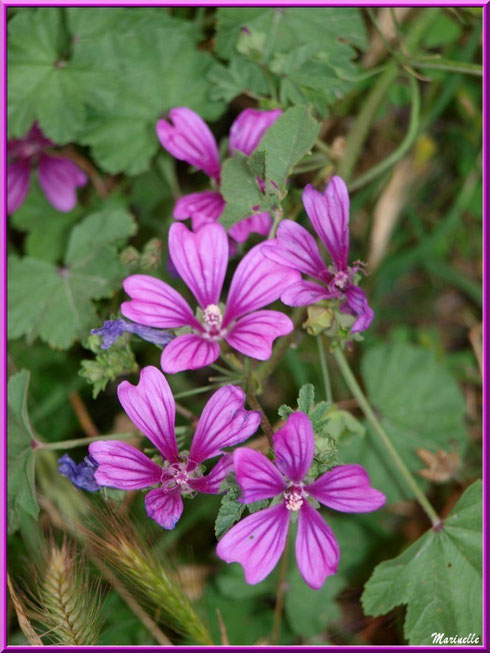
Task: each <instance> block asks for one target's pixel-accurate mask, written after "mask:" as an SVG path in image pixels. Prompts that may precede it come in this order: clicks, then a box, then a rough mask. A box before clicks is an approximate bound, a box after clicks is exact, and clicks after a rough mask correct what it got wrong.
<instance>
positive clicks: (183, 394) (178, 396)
mask: <svg viewBox="0 0 490 653" xmlns="http://www.w3.org/2000/svg"><path fill="white" fill-rule="evenodd" d="M220 386H221V383H213V384H211V385H203V386H201V387H200V388H194V389H193V390H185V391H184V392H179V393H177V394H176V395H174V399H182V398H183V397H192V395H200V394H202V393H204V392H208V390H215V389H216V388H219V387H220Z"/></svg>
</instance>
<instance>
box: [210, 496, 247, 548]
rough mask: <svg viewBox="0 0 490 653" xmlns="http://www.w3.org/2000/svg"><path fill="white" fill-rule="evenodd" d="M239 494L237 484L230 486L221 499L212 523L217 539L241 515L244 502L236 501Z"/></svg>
mask: <svg viewBox="0 0 490 653" xmlns="http://www.w3.org/2000/svg"><path fill="white" fill-rule="evenodd" d="M239 496H240V488H239V487H238V485H237V486H234V487H230V489H229V490H228V491H227V493H226V494H225V495H224V496H223V498H222V499H221V506H220V509H219V511H218V515H217V517H216V522H215V524H214V532H215V535H216V539H218V540H219V539H220V538H221V537H222V536H223V535H224V534H225V533H226V531H227V530H229V529H230V528H231V527H232V526H233V524H235V523H236V522H237V521H238V520H239V519H240V517H241V516H242V514H243V511H244V510H245V504H244V503H238V501H237V499H238V497H239Z"/></svg>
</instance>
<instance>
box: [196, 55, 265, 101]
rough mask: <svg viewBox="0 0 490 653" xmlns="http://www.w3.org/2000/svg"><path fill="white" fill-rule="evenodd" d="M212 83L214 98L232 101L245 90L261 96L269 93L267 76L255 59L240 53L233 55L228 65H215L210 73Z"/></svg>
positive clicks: (211, 94) (212, 97)
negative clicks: (252, 59) (251, 59)
mask: <svg viewBox="0 0 490 653" xmlns="http://www.w3.org/2000/svg"><path fill="white" fill-rule="evenodd" d="M208 79H209V81H210V82H211V84H212V90H211V93H210V97H211V99H213V100H223V101H224V102H230V101H231V100H233V99H234V98H235V97H237V95H240V94H241V93H243V92H244V91H248V92H251V93H253V94H254V95H257V96H259V97H260V96H261V95H267V93H268V91H269V86H268V84H267V77H266V76H265V73H264V71H263V70H262V69H261V68H260V66H259V65H258V64H257V63H255V62H254V61H250V59H247V58H246V57H243V56H241V55H239V54H236V55H233V56H232V58H231V60H230V63H229V65H228V66H224V65H222V64H216V65H214V66H213V67H212V68H211V70H210V71H209V74H208Z"/></svg>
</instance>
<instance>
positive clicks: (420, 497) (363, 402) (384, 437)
mask: <svg viewBox="0 0 490 653" xmlns="http://www.w3.org/2000/svg"><path fill="white" fill-rule="evenodd" d="M333 356H334V358H335V360H336V361H337V364H338V366H339V369H340V371H341V372H342V376H343V377H344V380H345V382H346V383H347V386H348V387H349V390H350V391H351V392H352V394H353V396H354V397H355V399H356V401H357V403H358V404H359V407H360V408H361V410H362V412H363V413H364V415H365V416H366V418H367V420H368V422H369V423H370V424H371V426H372V427H373V428H374V430H375V431H376V433H377V435H378V436H379V438H380V440H381V442H382V444H383V446H384V447H385V449H386V450H387V451H388V453H389V454H390V456H391V458H392V460H393V462H394V463H395V465H396V466H397V468H398V471H399V472H400V474H401V475H402V476H403V478H404V479H405V482H406V484H407V485H408V486H409V488H410V489H411V490H412V492H413V493H414V494H415V497H416V499H417V501H418V502H419V504H420V505H421V506H422V508H423V509H424V511H425V513H426V514H427V516H428V517H429V519H430V520H431V522H432V526H433V527H434V528H438V527H440V525H441V519H440V517H439V515H438V514H437V513H436V511H435V510H434V508H433V507H432V505H431V504H430V502H429V500H428V499H427V497H426V496H425V494H424V493H423V492H422V490H421V489H420V487H419V486H418V485H417V482H416V480H415V479H414V477H413V476H412V473H411V472H410V470H409V469H408V467H407V466H406V465H405V463H404V462H403V460H402V459H401V457H400V455H399V453H398V452H397V450H396V449H395V447H394V446H393V444H392V442H391V440H390V438H389V436H388V434H387V433H386V431H385V430H384V428H383V426H382V424H381V422H380V421H379V419H378V418H377V417H376V415H375V413H374V411H373V409H372V408H371V405H370V403H369V401H368V399H367V397H366V396H365V394H364V393H363V391H362V389H361V386H360V385H359V383H358V382H357V379H356V377H355V376H354V374H353V372H352V370H351V368H350V366H349V363H348V362H347V360H346V358H345V356H344V354H343V352H342V350H341V349H340V348H336V349H335V350H334V352H333Z"/></svg>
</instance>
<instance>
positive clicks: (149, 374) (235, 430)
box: [89, 367, 260, 529]
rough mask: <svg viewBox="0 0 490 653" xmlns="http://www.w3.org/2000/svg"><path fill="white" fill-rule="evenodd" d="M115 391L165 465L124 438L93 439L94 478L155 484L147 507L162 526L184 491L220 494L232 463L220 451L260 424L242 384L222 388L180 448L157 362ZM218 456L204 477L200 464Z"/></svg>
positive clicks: (120, 484) (176, 513)
mask: <svg viewBox="0 0 490 653" xmlns="http://www.w3.org/2000/svg"><path fill="white" fill-rule="evenodd" d="M117 394H118V396H119V401H120V402H121V404H122V407H123V408H124V410H125V411H126V413H127V415H128V417H129V418H130V419H131V421H132V422H133V424H134V425H135V426H137V427H138V429H139V430H140V431H141V432H142V433H143V434H144V435H146V437H147V438H148V439H149V440H150V441H151V442H152V444H153V445H154V446H155V447H156V448H157V449H158V451H159V452H160V454H161V456H162V458H163V465H157V463H155V462H153V461H152V460H150V459H149V458H148V457H147V456H145V454H143V453H142V452H141V451H139V450H138V449H135V447H132V446H131V445H129V444H127V443H125V442H118V441H115V440H109V441H107V440H106V441H99V442H92V444H90V446H89V451H90V455H91V456H92V457H93V458H94V459H95V461H96V462H97V464H98V468H97V471H96V472H95V479H96V481H97V483H98V484H99V485H105V486H109V487H115V488H119V489H120V490H140V489H143V488H148V487H151V486H153V485H158V486H159V487H158V488H156V489H153V490H150V492H148V494H147V495H146V498H145V506H146V512H147V513H148V516H149V517H151V519H154V520H155V521H156V522H157V523H158V524H160V526H162V527H163V528H167V529H173V528H174V526H175V524H176V523H177V522H178V520H179V519H180V516H181V515H182V511H183V509H184V504H183V501H182V496H183V495H184V496H185V495H189V494H192V493H194V492H204V493H205V494H218V492H219V487H220V485H221V483H222V482H223V480H224V478H225V477H226V475H227V474H228V473H229V472H230V471H231V470H232V465H233V461H232V457H231V456H230V455H229V454H223V451H222V449H223V447H232V446H234V445H236V444H239V443H241V442H243V441H244V440H247V439H248V438H249V437H250V436H251V435H253V434H254V433H255V431H256V430H257V428H258V426H259V424H260V413H259V412H255V411H250V410H245V408H244V403H245V393H244V392H243V390H241V388H238V387H237V386H233V385H227V386H224V387H223V388H220V389H219V390H218V391H217V392H215V393H214V394H213V395H212V397H211V399H210V400H209V401H208V403H207V404H206V406H205V407H204V410H203V412H202V414H201V417H200V419H199V422H198V424H197V427H196V432H195V434H194V439H193V441H192V445H191V448H190V451H189V452H188V453H183V452H179V450H178V447H177V440H176V439H175V400H174V398H173V396H172V392H171V390H170V387H169V385H168V383H167V380H166V379H165V377H164V376H163V374H162V373H161V372H160V371H159V370H157V369H156V367H145V368H143V369H142V370H141V375H140V380H139V383H138V385H137V386H134V385H132V384H131V383H128V381H123V382H122V383H121V384H120V385H119V387H118V389H117ZM222 454H223V455H222ZM220 455H221V458H220V459H219V461H218V463H217V464H216V465H215V466H214V467H213V469H212V470H211V471H210V472H209V473H208V474H206V475H205V476H204V475H203V471H202V468H201V467H200V465H201V463H203V462H204V461H206V460H208V459H210V458H214V457H216V456H220Z"/></svg>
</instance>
